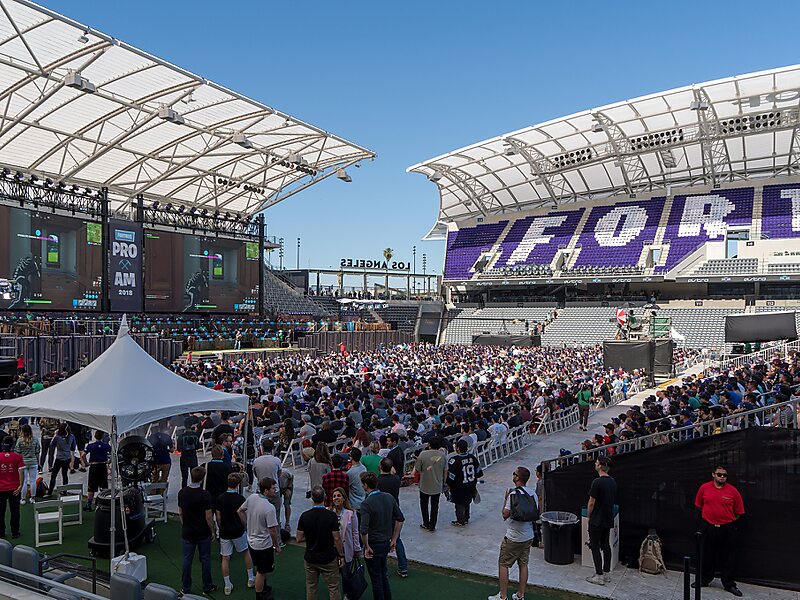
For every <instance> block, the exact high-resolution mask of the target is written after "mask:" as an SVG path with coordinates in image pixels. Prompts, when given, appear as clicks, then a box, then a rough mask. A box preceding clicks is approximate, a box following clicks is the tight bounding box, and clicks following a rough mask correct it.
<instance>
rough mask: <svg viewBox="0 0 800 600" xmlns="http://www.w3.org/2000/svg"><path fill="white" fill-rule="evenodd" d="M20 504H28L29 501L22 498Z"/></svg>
mask: <svg viewBox="0 0 800 600" xmlns="http://www.w3.org/2000/svg"><path fill="white" fill-rule="evenodd" d="M19 504H20V506H22V505H23V504H27V501H25V500H20V501H19Z"/></svg>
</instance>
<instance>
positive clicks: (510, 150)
mask: <svg viewBox="0 0 800 600" xmlns="http://www.w3.org/2000/svg"><path fill="white" fill-rule="evenodd" d="M503 154H505V155H506V156H514V155H515V154H519V150H517V149H516V148H515V147H514V146H512V145H511V144H508V143H507V144H506V145H505V146H503Z"/></svg>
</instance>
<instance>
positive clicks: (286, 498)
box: [281, 487, 294, 508]
mask: <svg viewBox="0 0 800 600" xmlns="http://www.w3.org/2000/svg"><path fill="white" fill-rule="evenodd" d="M293 495H294V488H293V487H290V488H288V489H285V490H283V491H282V492H281V497H282V498H283V505H284V506H285V507H286V508H292V496H293Z"/></svg>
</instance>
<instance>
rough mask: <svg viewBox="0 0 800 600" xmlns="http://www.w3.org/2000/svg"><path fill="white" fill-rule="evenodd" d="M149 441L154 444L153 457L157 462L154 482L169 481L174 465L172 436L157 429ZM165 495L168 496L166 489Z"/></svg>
mask: <svg viewBox="0 0 800 600" xmlns="http://www.w3.org/2000/svg"><path fill="white" fill-rule="evenodd" d="M147 441H148V442H150V444H151V445H152V446H153V458H154V459H155V463H156V466H155V470H154V471H153V483H167V482H168V481H169V469H170V467H171V466H172V448H173V444H172V437H171V436H169V435H167V434H166V433H165V432H163V431H155V432H153V433H151V434H150V437H149V438H147ZM164 495H165V496H166V491H165V492H164Z"/></svg>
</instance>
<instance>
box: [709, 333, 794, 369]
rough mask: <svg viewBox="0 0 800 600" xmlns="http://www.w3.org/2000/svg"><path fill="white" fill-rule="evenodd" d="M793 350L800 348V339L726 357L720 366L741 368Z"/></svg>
mask: <svg viewBox="0 0 800 600" xmlns="http://www.w3.org/2000/svg"><path fill="white" fill-rule="evenodd" d="M793 350H800V340H794V341H792V342H783V343H781V344H776V345H774V346H770V347H769V348H763V349H762V350H758V351H757V352H751V353H750V354H743V355H742V356H736V357H733V358H726V359H723V360H721V361H720V364H719V366H720V367H721V368H723V369H739V368H741V367H743V366H744V365H749V364H751V363H754V362H755V363H757V362H765V361H767V360H769V359H771V358H772V357H773V356H775V355H776V354H779V355H781V356H784V355H785V354H786V353H787V352H791V351H793Z"/></svg>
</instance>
